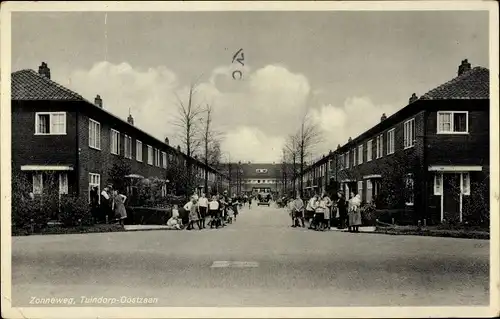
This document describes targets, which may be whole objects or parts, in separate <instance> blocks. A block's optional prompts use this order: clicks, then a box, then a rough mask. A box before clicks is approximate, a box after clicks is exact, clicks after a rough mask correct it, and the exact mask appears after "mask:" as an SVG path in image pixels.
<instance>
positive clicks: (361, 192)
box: [358, 181, 363, 199]
mask: <svg viewBox="0 0 500 319" xmlns="http://www.w3.org/2000/svg"><path fill="white" fill-rule="evenodd" d="M358 194H359V196H360V197H361V199H363V181H358Z"/></svg>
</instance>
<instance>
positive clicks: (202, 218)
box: [167, 191, 239, 230]
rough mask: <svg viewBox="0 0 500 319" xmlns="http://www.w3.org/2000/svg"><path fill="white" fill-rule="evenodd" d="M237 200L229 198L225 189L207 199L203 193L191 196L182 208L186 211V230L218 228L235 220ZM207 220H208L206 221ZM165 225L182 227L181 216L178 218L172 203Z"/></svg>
mask: <svg viewBox="0 0 500 319" xmlns="http://www.w3.org/2000/svg"><path fill="white" fill-rule="evenodd" d="M238 206H239V202H238V200H237V199H236V198H233V199H232V198H230V197H229V196H228V195H227V191H225V192H224V193H223V195H221V196H220V195H213V196H212V198H211V199H210V200H209V199H208V198H207V197H206V196H205V194H201V196H200V197H198V196H197V195H193V196H191V199H190V201H189V202H187V203H186V204H185V205H184V206H183V209H184V210H185V211H186V212H188V215H189V220H188V223H187V225H186V228H185V229H187V230H191V229H194V228H195V225H196V226H197V227H198V229H204V228H207V226H208V227H210V228H216V229H217V228H219V227H224V226H227V224H231V223H232V222H233V221H236V217H237V216H238ZM207 220H208V221H207ZM167 226H168V227H169V228H171V229H183V228H184V225H183V223H182V218H180V214H179V209H178V206H177V205H174V208H173V209H172V217H171V218H170V219H169V220H168V221H167Z"/></svg>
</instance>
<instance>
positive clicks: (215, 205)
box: [208, 195, 219, 228]
mask: <svg viewBox="0 0 500 319" xmlns="http://www.w3.org/2000/svg"><path fill="white" fill-rule="evenodd" d="M208 215H209V216H210V221H209V222H208V224H209V225H210V228H214V226H215V227H216V228H219V224H218V220H217V218H218V215H219V202H218V201H217V196H215V195H214V196H212V200H211V201H210V202H209V203H208Z"/></svg>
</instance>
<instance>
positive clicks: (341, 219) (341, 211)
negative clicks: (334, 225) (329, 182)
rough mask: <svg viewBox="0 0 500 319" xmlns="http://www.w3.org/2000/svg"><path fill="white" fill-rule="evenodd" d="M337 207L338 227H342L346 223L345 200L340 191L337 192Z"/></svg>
mask: <svg viewBox="0 0 500 319" xmlns="http://www.w3.org/2000/svg"><path fill="white" fill-rule="evenodd" d="M337 195H338V199H337V208H338V210H339V221H338V228H339V229H344V228H345V226H346V223H347V202H346V199H345V197H344V193H343V192H342V191H340V192H338V193H337Z"/></svg>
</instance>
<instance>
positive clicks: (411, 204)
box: [405, 203, 414, 206]
mask: <svg viewBox="0 0 500 319" xmlns="http://www.w3.org/2000/svg"><path fill="white" fill-rule="evenodd" d="M405 205H406V206H413V205H414V204H413V203H405Z"/></svg>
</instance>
